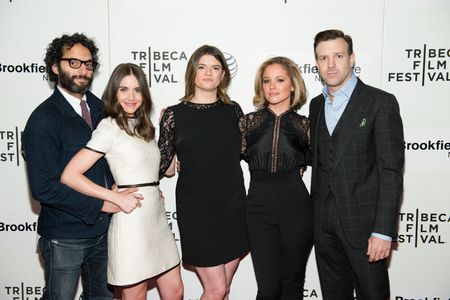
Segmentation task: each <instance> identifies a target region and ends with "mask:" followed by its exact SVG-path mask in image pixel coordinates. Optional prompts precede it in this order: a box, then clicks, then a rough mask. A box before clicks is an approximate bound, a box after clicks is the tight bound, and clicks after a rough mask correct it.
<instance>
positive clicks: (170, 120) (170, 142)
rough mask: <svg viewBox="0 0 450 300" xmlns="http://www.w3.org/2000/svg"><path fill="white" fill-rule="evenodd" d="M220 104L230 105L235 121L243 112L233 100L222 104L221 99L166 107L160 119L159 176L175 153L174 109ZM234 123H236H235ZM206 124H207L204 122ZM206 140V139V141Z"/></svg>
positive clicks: (199, 107) (186, 102)
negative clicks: (207, 102)
mask: <svg viewBox="0 0 450 300" xmlns="http://www.w3.org/2000/svg"><path fill="white" fill-rule="evenodd" d="M220 105H230V107H232V108H233V109H234V111H235V113H236V120H235V121H236V122H237V120H239V118H240V117H242V116H243V112H242V109H241V107H240V106H239V104H237V103H236V102H234V101H231V103H230V104H224V103H223V102H222V101H220V100H218V101H216V102H214V103H209V104H198V103H193V102H188V101H183V102H181V103H180V104H178V105H174V106H170V107H168V108H167V109H166V110H165V112H164V114H163V116H162V118H161V121H160V124H159V125H160V135H159V140H158V146H159V149H160V152H161V164H160V177H162V176H163V174H164V173H165V172H166V170H167V168H169V166H170V163H171V161H172V159H173V157H174V155H175V153H176V141H175V126H176V124H175V113H174V111H175V110H177V109H178V110H180V108H183V107H184V108H187V107H189V108H192V109H196V110H208V109H213V108H217V107H218V106H220ZM183 115H184V117H188V116H191V117H194V115H191V114H183ZM235 124H236V123H235ZM205 126H208V124H205ZM206 142H207V141H206ZM218 159H220V157H219V158H218Z"/></svg>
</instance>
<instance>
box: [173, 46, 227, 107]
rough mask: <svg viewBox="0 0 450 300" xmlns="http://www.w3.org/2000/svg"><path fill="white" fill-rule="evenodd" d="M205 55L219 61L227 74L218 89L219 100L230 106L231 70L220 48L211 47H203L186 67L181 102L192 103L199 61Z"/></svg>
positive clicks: (195, 53)
mask: <svg viewBox="0 0 450 300" xmlns="http://www.w3.org/2000/svg"><path fill="white" fill-rule="evenodd" d="M203 55H211V56H213V57H214V58H215V59H217V60H218V61H219V62H220V64H221V66H222V69H223V71H224V72H225V74H224V76H223V78H222V80H221V81H220V83H219V86H218V87H217V98H218V99H219V100H221V101H222V102H224V103H227V104H229V103H230V101H231V100H230V96H228V94H227V89H228V86H229V85H230V82H231V75H230V69H229V68H228V64H227V61H226V59H225V57H224V56H223V53H222V51H220V50H219V49H218V48H216V47H214V46H209V45H203V46H201V47H200V48H198V49H197V50H195V52H194V53H193V54H192V55H191V57H190V58H189V61H188V64H187V67H186V74H185V76H184V81H185V88H184V97H183V98H181V99H180V100H181V101H190V100H192V98H193V97H194V95H195V76H196V75H197V65H198V61H199V60H200V58H201V57H202V56H203Z"/></svg>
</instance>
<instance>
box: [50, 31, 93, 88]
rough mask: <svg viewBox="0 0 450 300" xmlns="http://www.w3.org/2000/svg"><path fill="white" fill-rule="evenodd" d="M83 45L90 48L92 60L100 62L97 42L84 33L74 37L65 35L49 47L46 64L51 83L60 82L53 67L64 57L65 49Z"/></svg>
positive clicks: (56, 39)
mask: <svg viewBox="0 0 450 300" xmlns="http://www.w3.org/2000/svg"><path fill="white" fill-rule="evenodd" d="M76 44H81V45H83V46H84V47H86V48H88V49H89V51H90V52H91V55H92V60H93V61H95V62H98V56H97V52H98V48H97V46H96V45H95V42H94V41H93V40H92V39H90V38H88V37H87V36H85V35H84V34H82V33H74V34H72V35H67V34H64V35H63V36H62V37H59V38H55V39H54V40H53V41H52V42H51V43H50V44H49V45H48V47H47V52H46V54H45V58H44V62H45V68H46V71H47V74H48V79H49V80H50V81H51V82H58V75H57V74H55V73H54V72H53V70H52V66H53V65H54V64H55V63H58V62H59V61H60V59H61V58H62V56H63V52H64V48H66V49H71V48H72V47H73V46H74V45H76Z"/></svg>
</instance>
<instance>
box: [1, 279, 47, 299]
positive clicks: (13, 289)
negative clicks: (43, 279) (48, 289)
mask: <svg viewBox="0 0 450 300" xmlns="http://www.w3.org/2000/svg"><path fill="white" fill-rule="evenodd" d="M44 290H45V288H44V287H41V286H29V285H25V283H23V282H20V283H19V284H16V285H8V286H4V287H3V291H4V295H5V296H6V298H3V297H2V299H8V300H41V299H42V296H43V295H44Z"/></svg>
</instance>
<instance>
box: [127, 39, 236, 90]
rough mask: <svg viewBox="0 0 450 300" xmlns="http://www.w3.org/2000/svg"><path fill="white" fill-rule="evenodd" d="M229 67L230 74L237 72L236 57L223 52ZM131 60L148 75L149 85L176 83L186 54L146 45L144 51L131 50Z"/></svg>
mask: <svg viewBox="0 0 450 300" xmlns="http://www.w3.org/2000/svg"><path fill="white" fill-rule="evenodd" d="M223 54H224V56H225V59H226V61H227V64H228V67H229V69H230V73H231V76H232V77H234V75H236V72H237V62H236V59H235V58H234V57H233V56H232V55H231V54H229V53H225V52H224V53H223ZM131 56H132V59H133V61H134V62H135V63H136V64H137V65H138V66H140V67H141V68H142V69H143V70H144V71H145V72H146V73H147V76H148V80H149V86H150V87H151V86H152V84H177V83H179V81H180V76H182V75H180V74H183V75H184V68H185V63H186V62H187V60H188V56H187V54H186V52H185V51H182V50H159V49H158V50H155V49H152V47H148V49H147V50H146V51H142V50H133V51H131Z"/></svg>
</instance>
